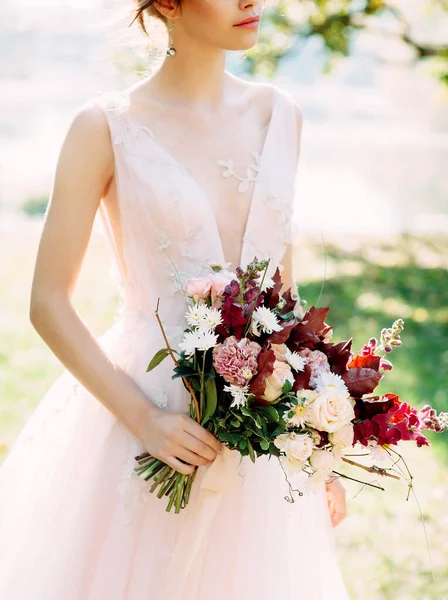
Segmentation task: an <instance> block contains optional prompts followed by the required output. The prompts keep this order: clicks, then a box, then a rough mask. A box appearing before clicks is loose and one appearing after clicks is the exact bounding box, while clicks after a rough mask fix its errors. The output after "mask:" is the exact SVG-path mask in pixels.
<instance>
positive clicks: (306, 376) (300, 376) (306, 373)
mask: <svg viewBox="0 0 448 600" xmlns="http://www.w3.org/2000/svg"><path fill="white" fill-rule="evenodd" d="M310 377H311V369H310V367H309V365H305V368H304V369H303V371H299V372H298V373H297V374H295V375H294V384H293V386H292V391H293V392H297V391H298V390H307V389H308V388H309V386H310Z"/></svg>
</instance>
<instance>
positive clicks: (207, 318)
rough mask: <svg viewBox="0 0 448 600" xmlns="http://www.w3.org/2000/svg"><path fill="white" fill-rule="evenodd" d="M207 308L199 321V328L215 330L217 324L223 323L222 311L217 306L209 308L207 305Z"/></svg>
mask: <svg viewBox="0 0 448 600" xmlns="http://www.w3.org/2000/svg"><path fill="white" fill-rule="evenodd" d="M205 308H206V311H205V312H204V316H203V317H202V319H201V321H200V323H199V328H200V329H205V330H209V331H213V329H215V327H216V326H217V325H220V324H221V323H222V314H221V311H220V310H218V309H217V308H208V307H207V306H206V307H205Z"/></svg>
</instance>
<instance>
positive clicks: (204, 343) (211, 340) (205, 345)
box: [197, 329, 218, 351]
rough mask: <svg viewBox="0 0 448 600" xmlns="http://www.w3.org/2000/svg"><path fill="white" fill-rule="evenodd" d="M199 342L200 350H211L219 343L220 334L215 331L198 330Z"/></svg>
mask: <svg viewBox="0 0 448 600" xmlns="http://www.w3.org/2000/svg"><path fill="white" fill-rule="evenodd" d="M198 334H199V335H198V337H199V343H198V346H197V348H198V350H204V351H205V350H209V349H210V348H213V347H214V346H216V344H217V343H218V335H217V334H216V333H213V331H209V330H203V329H200V330H199V331H198Z"/></svg>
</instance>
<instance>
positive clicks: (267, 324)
mask: <svg viewBox="0 0 448 600" xmlns="http://www.w3.org/2000/svg"><path fill="white" fill-rule="evenodd" d="M252 321H255V323H257V324H258V325H259V326H260V327H261V330H262V331H263V332H265V333H272V332H273V331H281V330H282V329H283V327H282V326H281V325H280V323H279V322H278V318H277V315H276V314H275V313H273V312H272V310H270V309H269V308H267V307H266V306H259V307H258V308H256V309H255V310H254V312H253V314H252Z"/></svg>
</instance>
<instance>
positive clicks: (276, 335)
mask: <svg viewBox="0 0 448 600" xmlns="http://www.w3.org/2000/svg"><path fill="white" fill-rule="evenodd" d="M296 325H297V321H296V320H295V319H294V320H292V321H286V322H285V324H284V325H283V329H282V330H281V331H273V332H272V333H271V334H270V335H269V336H268V337H267V338H266V340H267V341H268V342H270V343H271V344H284V343H285V342H286V340H287V339H288V338H289V335H290V333H291V331H292V330H293V329H294V327H295V326H296Z"/></svg>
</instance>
